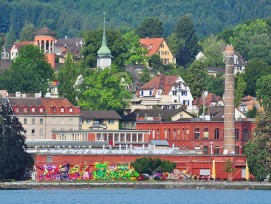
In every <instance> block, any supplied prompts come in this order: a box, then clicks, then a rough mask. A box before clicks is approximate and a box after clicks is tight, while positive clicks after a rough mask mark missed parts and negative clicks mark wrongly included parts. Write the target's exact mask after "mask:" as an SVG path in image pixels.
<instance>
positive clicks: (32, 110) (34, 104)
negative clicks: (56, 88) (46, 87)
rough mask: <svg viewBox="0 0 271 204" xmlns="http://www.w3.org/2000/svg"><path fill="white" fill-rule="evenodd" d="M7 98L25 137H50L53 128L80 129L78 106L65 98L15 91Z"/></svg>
mask: <svg viewBox="0 0 271 204" xmlns="http://www.w3.org/2000/svg"><path fill="white" fill-rule="evenodd" d="M10 95H11V94H10ZM8 100H9V103H10V104H11V106H12V108H13V111H14V114H15V116H16V117H18V118H19V121H20V122H21V124H22V125H23V128H24V135H25V136H26V138H27V139H52V131H54V130H79V129H81V124H80V109H79V107H75V106H73V105H72V104H71V103H70V102H69V101H68V100H67V99H65V98H41V94H35V97H28V96H27V95H26V94H21V93H20V92H17V93H16V96H15V97H12V96H9V97H8Z"/></svg>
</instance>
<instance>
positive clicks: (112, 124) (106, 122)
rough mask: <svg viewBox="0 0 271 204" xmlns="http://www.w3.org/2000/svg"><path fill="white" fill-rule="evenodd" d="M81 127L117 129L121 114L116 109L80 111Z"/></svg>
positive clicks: (84, 128)
mask: <svg viewBox="0 0 271 204" xmlns="http://www.w3.org/2000/svg"><path fill="white" fill-rule="evenodd" d="M81 116H82V129H83V130H88V129H104V130H119V120H120V119H121V116H120V115H119V114H118V113H117V112H116V111H91V110H89V111H81Z"/></svg>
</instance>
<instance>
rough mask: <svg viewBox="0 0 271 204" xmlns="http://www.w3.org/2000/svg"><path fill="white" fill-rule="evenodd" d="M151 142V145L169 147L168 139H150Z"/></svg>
mask: <svg viewBox="0 0 271 204" xmlns="http://www.w3.org/2000/svg"><path fill="white" fill-rule="evenodd" d="M149 144H150V145H155V146H167V147H169V144H168V141H166V140H150V142H149Z"/></svg>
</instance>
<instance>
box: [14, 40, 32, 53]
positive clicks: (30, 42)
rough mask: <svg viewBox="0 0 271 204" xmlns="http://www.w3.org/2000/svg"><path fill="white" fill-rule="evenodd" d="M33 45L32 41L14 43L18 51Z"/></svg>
mask: <svg viewBox="0 0 271 204" xmlns="http://www.w3.org/2000/svg"><path fill="white" fill-rule="evenodd" d="M33 44H34V42H33V41H23V42H16V43H14V45H15V47H16V48H17V50H18V51H19V50H20V49H21V48H22V47H23V46H25V45H33Z"/></svg>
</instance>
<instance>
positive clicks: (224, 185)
mask: <svg viewBox="0 0 271 204" xmlns="http://www.w3.org/2000/svg"><path fill="white" fill-rule="evenodd" d="M82 188H84V189H97V188H134V189H145V188H146V189H250V190H271V183H267V182H264V183H259V182H193V181H189V182H168V181H166V182H163V181H161V182H29V181H27V182H25V181H24V182H2V183H0V190H1V189H82Z"/></svg>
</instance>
